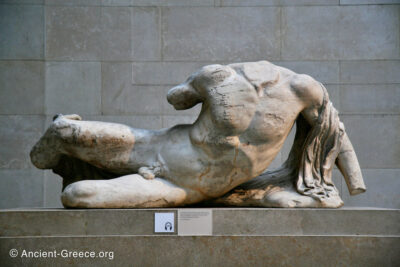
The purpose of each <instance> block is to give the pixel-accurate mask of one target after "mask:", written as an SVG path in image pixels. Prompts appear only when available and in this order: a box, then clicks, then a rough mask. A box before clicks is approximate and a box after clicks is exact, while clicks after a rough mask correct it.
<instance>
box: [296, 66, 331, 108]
mask: <svg viewBox="0 0 400 267" xmlns="http://www.w3.org/2000/svg"><path fill="white" fill-rule="evenodd" d="M290 88H291V90H292V91H293V92H294V93H295V95H296V96H297V97H298V98H299V99H300V100H301V101H303V102H304V103H306V104H307V106H308V105H310V104H312V105H318V106H319V105H320V104H321V103H322V99H323V94H324V93H323V90H322V88H321V84H320V83H319V82H318V81H316V80H315V79H314V78H312V77H311V76H309V75H306V74H294V75H293V76H292V77H291V79H290Z"/></svg>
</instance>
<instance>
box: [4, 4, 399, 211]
mask: <svg viewBox="0 0 400 267" xmlns="http://www.w3.org/2000/svg"><path fill="white" fill-rule="evenodd" d="M396 3H397V4H396ZM398 3H399V1H398V0H392V1H390V0H340V1H339V0H297V1H289V0H265V1H262V0H244V1H239V0H215V1H214V0H203V1H201V0H187V1H184V0H165V1H162V0H149V1H145V0H115V1H112V0H102V1H100V0H98V1H96V0H80V1H79V0H75V1H63V0H15V1H7V0H0V208H13V207H59V206H61V204H60V200H59V195H60V190H61V178H59V177H58V176H56V175H54V174H52V173H51V171H42V170H38V169H36V168H35V167H34V166H33V165H32V164H31V163H30V159H29V151H30V149H31V147H32V146H33V145H34V143H35V142H36V141H37V140H38V139H39V137H40V136H41V135H42V134H43V132H44V130H45V128H46V127H47V126H48V125H49V124H50V122H51V120H52V117H53V115H54V114H57V113H63V114H69V113H77V114H80V115H81V116H82V117H83V118H84V119H87V120H100V121H113V122H120V123H125V124H128V125H131V126H133V127H138V128H150V129H160V128H164V127H169V126H172V125H175V124H178V123H190V122H193V121H194V120H195V118H196V116H197V114H198V113H199V110H200V107H199V106H197V107H195V108H194V109H192V110H186V111H179V112H178V111H175V110H174V109H173V108H172V107H171V106H170V105H169V104H168V102H167V101H166V98H165V96H166V92H167V91H168V89H169V88H171V87H173V86H174V85H176V84H178V83H180V82H182V81H184V80H185V78H186V77H187V76H188V75H189V74H191V73H192V72H193V71H195V70H196V69H198V68H199V67H201V66H203V65H207V64H210V63H222V64H225V63H231V62H241V61H258V60H269V61H272V62H274V63H276V64H278V65H282V66H285V67H288V68H290V69H293V70H294V71H296V72H299V73H306V74H309V75H311V76H313V77H314V78H316V79H317V80H319V81H321V82H322V83H324V84H325V86H326V87H327V89H328V91H329V94H330V97H331V100H332V102H333V104H334V106H335V107H336V108H337V109H338V110H339V111H340V114H341V115H340V116H341V119H342V121H343V122H344V123H345V126H346V129H347V132H348V134H349V136H350V139H351V141H352V142H353V145H354V147H355V151H356V152H357V155H358V158H359V161H360V165H361V167H362V169H363V175H364V179H365V182H366V185H367V187H368V191H367V193H365V194H362V195H359V196H356V197H350V196H349V194H348V191H347V188H346V184H345V182H344V181H343V179H341V176H340V175H339V173H338V171H337V170H335V172H334V176H335V183H336V185H337V187H338V188H339V190H340V191H341V194H342V197H343V199H344V202H345V205H346V206H361V207H366V206H368V207H387V208H400V198H399V191H400V139H399V133H400V30H399V29H400V25H399V24H400V22H399V21H400V5H398ZM291 136H293V135H291ZM289 148H290V141H288V142H287V143H286V144H285V146H284V149H283V150H282V152H281V153H280V154H279V155H278V157H277V158H276V160H275V161H274V162H273V164H272V166H271V167H277V166H279V165H280V164H281V163H282V162H283V160H284V159H285V156H286V155H287V153H288V150H289Z"/></svg>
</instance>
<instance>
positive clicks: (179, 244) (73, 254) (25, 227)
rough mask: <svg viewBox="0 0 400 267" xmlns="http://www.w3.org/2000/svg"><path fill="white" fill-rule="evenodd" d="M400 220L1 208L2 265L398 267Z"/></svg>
mask: <svg viewBox="0 0 400 267" xmlns="http://www.w3.org/2000/svg"><path fill="white" fill-rule="evenodd" d="M199 212H202V213H199ZM155 213H172V214H173V216H174V217H175V220H174V221H173V222H172V224H173V227H174V228H173V229H172V230H170V229H171V228H168V229H167V230H166V231H172V232H166V233H155V229H154V228H155V224H157V223H159V222H157V221H155V217H156V215H155ZM160 218H161V217H160ZM157 220H158V219H157ZM399 222H400V210H396V209H376V208H352V209H349V208H342V209H265V208H211V209H198V210H195V212H194V213H193V209H125V210H109V209H108V210H104V209H98V210H65V209H23V210H22V209H12V210H1V211H0V262H2V266H19V265H23V264H30V265H32V264H33V265H40V266H53V265H55V264H83V265H87V264H92V265H96V266H99V265H106V264H108V265H111V264H112V265H115V266H119V265H130V266H132V265H134V266H237V265H239V266H254V265H255V266H265V265H271V266H278V265H289V266H315V265H321V266H378V265H381V266H395V265H397V266H398V264H399V263H400V253H399V251H400V238H399V237H400V223H399ZM162 223H163V222H162ZM191 224H192V225H193V229H190V225H191ZM168 227H169V225H168ZM209 227H211V228H209ZM183 228H185V229H183ZM191 230H193V232H192V234H191V233H190V231H191ZM207 231H210V232H208V234H207ZM202 234H205V235H202ZM13 249H15V250H13ZM11 250H13V251H11ZM15 252H17V253H18V255H17V256H16V257H11V256H10V255H11V254H13V256H15ZM91 253H92V254H91ZM45 254H46V255H45Z"/></svg>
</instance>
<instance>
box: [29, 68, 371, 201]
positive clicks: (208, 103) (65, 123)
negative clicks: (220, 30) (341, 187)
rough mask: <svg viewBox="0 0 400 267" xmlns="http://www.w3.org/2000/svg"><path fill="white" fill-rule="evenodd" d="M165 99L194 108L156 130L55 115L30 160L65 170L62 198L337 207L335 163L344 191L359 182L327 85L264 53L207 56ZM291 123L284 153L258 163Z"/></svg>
mask: <svg viewBox="0 0 400 267" xmlns="http://www.w3.org/2000/svg"><path fill="white" fill-rule="evenodd" d="M167 100H168V102H169V103H170V104H171V105H173V106H174V107H175V109H177V110H182V109H189V108H191V107H193V106H195V105H197V104H201V105H202V109H201V113H200V115H199V117H198V118H197V120H196V121H195V122H194V123H193V124H191V125H176V126H174V127H172V128H169V129H162V130H158V131H152V130H145V129H136V128H131V127H129V126H126V125H122V124H116V123H105V122H95V121H83V120H82V119H81V117H80V116H79V115H57V116H55V117H54V120H53V122H52V124H51V125H50V127H49V128H48V130H47V131H46V132H45V134H44V135H43V137H42V138H41V139H40V140H39V141H38V143H37V144H36V145H35V146H34V147H33V149H32V151H31V154H30V156H31V160H32V162H33V164H34V165H35V166H36V167H38V168H40V169H52V170H53V171H54V172H55V173H57V174H59V175H60V176H62V177H63V191H62V195H61V199H62V203H63V205H64V206H65V207H77V208H148V207H175V206H183V205H191V204H196V203H201V202H204V203H206V204H209V205H232V206H261V207H327V208H337V207H340V206H342V205H343V202H342V200H341V198H340V196H339V194H338V190H337V188H336V187H335V185H334V184H333V183H332V179H331V175H332V169H333V167H334V164H336V165H337V166H338V168H339V170H340V171H341V173H342V174H343V176H344V179H345V181H346V183H347V187H348V189H349V192H350V194H352V195H355V194H358V193H362V192H364V191H365V190H366V188H365V185H364V182H363V178H362V175H361V171H360V167H359V164H358V161H357V157H356V154H355V152H354V149H353V147H352V145H351V143H350V140H349V138H348V136H347V135H346V132H345V129H344V126H343V124H342V123H341V122H340V120H339V117H338V113H337V111H336V110H335V109H334V107H333V106H332V103H331V102H330V101H329V98H328V93H327V91H326V89H325V87H324V86H323V85H322V84H321V83H319V82H317V81H316V80H314V79H313V78H312V77H310V76H308V75H304V74H296V73H295V72H293V71H291V70H289V69H286V68H283V67H279V66H276V65H274V64H272V63H269V62H267V61H260V62H248V63H237V64H230V65H209V66H205V67H203V68H201V69H200V70H199V71H198V72H196V73H194V74H192V75H191V76H190V77H189V78H188V79H187V80H186V81H185V82H184V83H182V84H180V85H178V86H176V87H174V88H172V89H171V90H170V91H169V92H168V94H167ZM294 125H296V137H295V140H294V144H293V147H292V149H291V152H290V154H289V157H288V159H287V160H286V162H285V163H284V164H283V165H282V167H280V168H279V169H276V170H272V171H266V172H265V170H266V169H267V167H268V165H269V164H270V163H271V162H272V160H273V159H274V158H275V156H276V155H277V154H278V152H279V150H280V149H281V148H282V145H283V143H284V141H285V139H286V138H287V136H288V134H289V132H290V131H291V129H292V127H293V126H294Z"/></svg>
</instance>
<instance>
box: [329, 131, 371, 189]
mask: <svg viewBox="0 0 400 267" xmlns="http://www.w3.org/2000/svg"><path fill="white" fill-rule="evenodd" d="M336 165H337V166H338V168H339V170H340V172H341V173H342V175H343V176H344V179H345V181H346V184H347V188H348V189H349V192H350V195H357V194H360V193H363V192H365V191H366V187H365V184H364V180H363V177H362V174H361V169H360V164H359V163H358V160H357V156H356V153H355V152H354V148H353V145H352V144H351V142H350V139H349V137H348V136H347V134H346V133H344V136H343V140H342V146H341V147H340V152H339V155H338V157H337V159H336Z"/></svg>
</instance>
